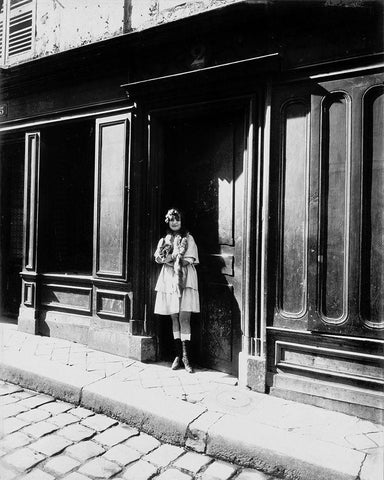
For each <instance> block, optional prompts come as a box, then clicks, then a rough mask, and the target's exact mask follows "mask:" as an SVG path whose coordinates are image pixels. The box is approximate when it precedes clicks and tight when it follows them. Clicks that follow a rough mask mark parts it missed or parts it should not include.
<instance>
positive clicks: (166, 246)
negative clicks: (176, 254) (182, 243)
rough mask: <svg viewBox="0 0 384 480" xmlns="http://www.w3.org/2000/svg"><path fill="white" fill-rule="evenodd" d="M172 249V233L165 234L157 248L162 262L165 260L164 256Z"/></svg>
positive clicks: (170, 252)
mask: <svg viewBox="0 0 384 480" xmlns="http://www.w3.org/2000/svg"><path fill="white" fill-rule="evenodd" d="M172 250H173V242H172V235H166V236H165V237H164V238H163V240H162V243H161V245H160V248H159V257H160V258H161V260H162V261H163V262H165V260H166V258H167V257H168V256H169V255H171V254H172Z"/></svg>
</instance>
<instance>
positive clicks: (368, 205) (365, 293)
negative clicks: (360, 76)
mask: <svg viewBox="0 0 384 480" xmlns="http://www.w3.org/2000/svg"><path fill="white" fill-rule="evenodd" d="M363 128H364V136H363V139H364V146H363V151H364V158H363V193H364V197H363V212H362V222H363V225H362V249H361V252H362V259H361V316H362V319H363V322H364V323H365V325H367V327H368V328H372V329H375V330H377V329H383V328H384V295H383V292H384V241H383V239H384V187H383V185H384V143H383V142H384V135H383V132H384V89H383V87H376V88H373V89H372V90H371V91H369V93H368V95H366V96H365V98H364V125H363Z"/></svg>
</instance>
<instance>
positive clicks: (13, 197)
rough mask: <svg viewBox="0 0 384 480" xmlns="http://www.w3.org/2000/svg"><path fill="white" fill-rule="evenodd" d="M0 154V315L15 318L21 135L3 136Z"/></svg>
mask: <svg viewBox="0 0 384 480" xmlns="http://www.w3.org/2000/svg"><path fill="white" fill-rule="evenodd" d="M1 144H2V146H1V151H0V232H1V233H0V259H1V263H0V289H1V292H0V298H1V299H2V305H1V311H0V313H1V315H3V316H5V317H12V318H16V317H17V315H18V311H19V307H20V299H21V279H20V272H21V270H22V262H23V192H24V135H23V134H17V135H9V134H8V135H4V136H3V137H2V138H1Z"/></svg>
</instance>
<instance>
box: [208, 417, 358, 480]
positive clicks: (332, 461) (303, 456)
mask: <svg viewBox="0 0 384 480" xmlns="http://www.w3.org/2000/svg"><path fill="white" fill-rule="evenodd" d="M206 453H207V454H208V455H211V456H213V457H219V458H225V459H227V460H230V461H234V462H235V463H238V464H241V465H248V466H250V467H252V468H257V469H259V470H262V471H264V472H266V473H270V474H274V475H284V476H285V478H293V479H297V478H299V479H305V480H329V479H332V480H356V478H357V476H358V474H359V471H360V468H361V465H362V463H363V460H364V458H365V454H364V453H362V452H359V451H357V450H352V449H347V448H344V447H339V446H337V445H335V444H332V443H327V442H324V441H321V440H316V439H314V438H310V437H308V436H304V435H298V434H296V433H294V432H289V431H286V430H283V429H278V428H275V427H271V426H269V425H261V424H258V425H255V424H252V423H250V422H249V420H248V419H245V418H235V417H231V416H224V417H222V418H221V419H220V420H218V421H217V422H216V423H215V424H214V425H213V426H212V427H211V429H210V430H209V434H208V442H207V448H206Z"/></svg>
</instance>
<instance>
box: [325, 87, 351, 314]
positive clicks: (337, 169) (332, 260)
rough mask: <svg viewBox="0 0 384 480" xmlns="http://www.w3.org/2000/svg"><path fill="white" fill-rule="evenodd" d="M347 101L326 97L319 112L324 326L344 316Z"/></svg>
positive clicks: (345, 308) (345, 283)
mask: <svg viewBox="0 0 384 480" xmlns="http://www.w3.org/2000/svg"><path fill="white" fill-rule="evenodd" d="M350 117H351V115H350V102H349V98H348V97H347V96H346V95H344V94H339V93H332V94H330V95H327V96H326V97H325V99H324V102H323V109H322V139H323V143H322V151H321V159H320V162H321V166H320V169H321V172H320V179H321V186H320V196H321V199H320V202H321V206H320V232H321V233H320V258H319V261H320V271H319V273H320V290H321V292H320V296H321V300H320V302H321V303H320V310H321V318H322V321H323V322H324V323H342V322H343V321H344V320H345V318H346V317H347V314H348V312H347V296H348V291H347V289H348V282H347V268H348V265H347V262H348V226H349V213H350V212H349V203H348V199H349V196H350V195H349V189H350V177H349V171H350V165H349V163H350V152H349V150H350V141H349V136H350V135H349V131H350Z"/></svg>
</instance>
